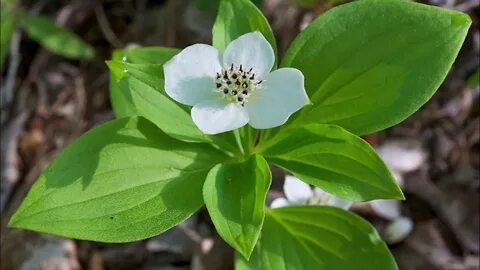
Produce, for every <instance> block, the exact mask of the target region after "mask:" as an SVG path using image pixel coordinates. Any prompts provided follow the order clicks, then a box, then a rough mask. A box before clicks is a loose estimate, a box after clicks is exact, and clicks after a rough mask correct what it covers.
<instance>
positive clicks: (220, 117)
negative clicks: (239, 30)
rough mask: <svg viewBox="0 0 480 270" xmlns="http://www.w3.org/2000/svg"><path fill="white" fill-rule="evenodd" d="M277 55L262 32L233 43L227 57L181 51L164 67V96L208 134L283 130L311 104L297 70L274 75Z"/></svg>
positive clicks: (196, 48)
mask: <svg viewBox="0 0 480 270" xmlns="http://www.w3.org/2000/svg"><path fill="white" fill-rule="evenodd" d="M274 62H275V55H274V52H273V49H272V47H271V46H270V44H269V43H268V41H267V40H266V39H265V38H264V37H263V35H262V34H260V33H259V32H253V33H248V34H245V35H243V36H240V37H239V38H237V39H235V40H234V41H232V42H231V43H230V44H229V45H228V46H227V48H226V49H225V52H224V53H223V55H221V54H220V53H219V52H218V50H217V49H215V48H214V47H212V46H209V45H205V44H195V45H192V46H189V47H187V48H185V49H183V50H182V51H181V52H180V53H179V54H177V55H176V56H175V57H173V58H172V59H171V60H170V61H168V62H167V63H166V64H165V65H164V73H165V91H166V93H167V94H168V95H169V96H170V97H171V98H173V99H174V100H176V101H178V102H180V103H183V104H186V105H190V106H193V108H192V110H191V115H192V119H193V122H194V123H195V124H196V125H197V126H198V128H199V129H200V130H201V131H203V132H204V133H206V134H217V133H222V132H226V131H230V130H234V129H237V128H240V127H242V126H244V125H246V124H247V123H248V124H250V125H251V126H252V127H254V128H257V129H267V128H273V127H276V126H280V125H282V124H284V123H285V122H286V121H287V120H288V118H289V117H290V115H291V114H293V113H294V112H296V111H298V110H299V109H300V108H302V107H303V106H304V105H306V104H307V103H308V102H309V100H308V96H307V94H306V91H305V87H304V78H303V74H302V73H301V72H300V71H299V70H298V69H294V68H280V69H277V70H275V71H273V72H271V73H270V71H271V69H272V67H273V64H274Z"/></svg>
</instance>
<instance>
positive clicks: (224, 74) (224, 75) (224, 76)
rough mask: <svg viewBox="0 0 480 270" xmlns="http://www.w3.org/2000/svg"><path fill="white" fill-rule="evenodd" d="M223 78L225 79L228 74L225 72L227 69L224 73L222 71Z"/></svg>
mask: <svg viewBox="0 0 480 270" xmlns="http://www.w3.org/2000/svg"><path fill="white" fill-rule="evenodd" d="M223 78H224V79H225V80H226V79H228V74H227V71H226V70H225V73H223Z"/></svg>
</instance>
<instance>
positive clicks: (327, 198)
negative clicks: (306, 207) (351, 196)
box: [310, 187, 353, 210]
mask: <svg viewBox="0 0 480 270" xmlns="http://www.w3.org/2000/svg"><path fill="white" fill-rule="evenodd" d="M310 203H311V204H320V205H329V206H335V207H338V208H342V209H345V210H348V209H349V208H350V207H351V206H352V204H353V202H352V201H349V200H345V199H342V198H339V197H337V196H335V195H333V194H330V193H328V192H326V191H324V190H323V189H321V188H318V187H315V188H314V189H313V196H312V198H311V199H310Z"/></svg>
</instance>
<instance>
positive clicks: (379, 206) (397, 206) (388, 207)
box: [369, 200, 401, 220]
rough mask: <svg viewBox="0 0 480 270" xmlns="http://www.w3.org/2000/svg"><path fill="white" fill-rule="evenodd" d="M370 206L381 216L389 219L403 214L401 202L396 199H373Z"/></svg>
mask: <svg viewBox="0 0 480 270" xmlns="http://www.w3.org/2000/svg"><path fill="white" fill-rule="evenodd" d="M369 203H370V207H372V209H373V211H374V212H375V213H376V214H377V215H378V216H380V217H382V218H384V219H388V220H394V219H396V218H398V217H399V216H400V214H401V203H400V201H395V200H373V201H370V202H369Z"/></svg>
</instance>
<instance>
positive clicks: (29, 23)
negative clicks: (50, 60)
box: [20, 13, 95, 59]
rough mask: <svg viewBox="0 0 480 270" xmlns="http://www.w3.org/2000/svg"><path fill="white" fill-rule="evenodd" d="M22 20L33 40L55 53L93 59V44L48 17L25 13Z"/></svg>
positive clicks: (21, 17)
mask: <svg viewBox="0 0 480 270" xmlns="http://www.w3.org/2000/svg"><path fill="white" fill-rule="evenodd" d="M20 22H21V24H22V26H23V28H24V29H25V31H26V32H27V34H28V35H29V36H30V37H31V38H32V39H33V40H35V41H37V42H38V43H40V44H41V45H42V46H43V47H45V48H46V49H48V50H50V51H51V52H53V53H56V54H58V55H62V56H65V57H68V58H84V59H92V58H93V57H94V56H95V50H94V49H93V47H92V46H90V45H89V44H88V43H86V42H85V41H83V40H82V39H81V38H80V37H78V36H77V35H75V34H74V33H72V32H69V31H68V30H66V29H64V28H61V27H59V26H57V25H56V24H55V22H53V21H52V20H50V19H49V18H48V17H43V16H32V15H28V14H26V13H24V14H22V16H20Z"/></svg>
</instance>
